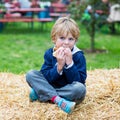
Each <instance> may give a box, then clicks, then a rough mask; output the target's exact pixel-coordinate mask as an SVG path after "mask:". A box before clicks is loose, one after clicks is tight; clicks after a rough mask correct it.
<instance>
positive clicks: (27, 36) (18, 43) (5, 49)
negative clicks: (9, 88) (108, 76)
mask: <svg viewBox="0 0 120 120" xmlns="http://www.w3.org/2000/svg"><path fill="white" fill-rule="evenodd" d="M51 26H52V24H47V26H44V27H45V30H41V29H40V25H39V24H37V23H36V24H35V25H34V29H33V30H31V29H30V28H29V27H28V25H27V23H19V24H15V23H14V24H8V25H7V26H6V27H5V29H4V30H3V31H2V32H1V33H0V71H1V72H12V73H17V74H20V73H26V72H27V71H28V70H30V69H37V70H39V69H40V67H41V65H42V63H43V55H44V52H45V50H46V49H48V48H50V47H52V46H53V43H52V42H51V38H50V30H51ZM80 28H81V36H80V39H79V41H78V42H77V45H78V46H79V48H80V49H89V48H90V38H89V35H88V34H87V33H86V31H85V29H84V27H83V26H80ZM104 32H105V30H104V29H103V31H101V32H100V31H99V32H96V41H95V47H96V48H99V49H106V50H107V52H106V53H96V54H95V53H93V54H88V53H86V52H85V57H86V60H87V69H88V70H91V69H92V70H93V69H99V68H101V69H112V68H120V40H119V38H120V35H119V34H120V32H119V33H118V34H116V35H111V34H109V33H108V32H107V33H104Z"/></svg>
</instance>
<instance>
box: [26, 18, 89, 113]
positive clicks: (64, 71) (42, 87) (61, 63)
mask: <svg viewBox="0 0 120 120" xmlns="http://www.w3.org/2000/svg"><path fill="white" fill-rule="evenodd" d="M79 32H80V31H79V27H78V26H77V24H76V22H75V21H74V20H73V19H70V18H68V17H61V18H59V19H58V20H57V21H56V23H55V24H54V26H53V28H52V31H51V38H52V41H53V43H54V47H53V48H50V49H48V50H47V51H46V52H45V55H44V63H43V65H42V68H41V70H40V71H36V70H31V71H29V72H28V73H27V75H26V80H27V82H28V84H29V85H30V87H31V88H32V89H31V92H30V96H29V97H30V100H31V101H36V100H39V101H42V102H46V101H52V102H53V103H55V104H57V105H58V107H59V108H61V109H62V110H63V111H64V112H66V113H71V112H72V110H73V109H74V107H75V105H76V103H77V104H78V103H80V102H81V101H82V100H83V99H84V98H85V95H86V87H85V80H86V76H87V75H86V60H85V57H84V55H83V52H82V51H81V50H80V49H79V48H77V47H76V45H75V44H76V42H77V40H78V37H79Z"/></svg>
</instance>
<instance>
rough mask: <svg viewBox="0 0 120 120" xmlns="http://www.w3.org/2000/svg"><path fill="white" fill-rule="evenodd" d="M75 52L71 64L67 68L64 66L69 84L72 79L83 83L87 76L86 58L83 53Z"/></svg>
mask: <svg viewBox="0 0 120 120" xmlns="http://www.w3.org/2000/svg"><path fill="white" fill-rule="evenodd" d="M76 54H77V55H75V57H74V56H73V61H74V64H73V66H72V67H70V68H68V69H65V68H64V73H65V75H66V78H67V82H68V83H69V84H71V83H72V82H73V81H78V82H81V83H83V84H84V83H85V80H86V77H87V73H86V59H85V57H84V55H83V54H79V52H78V53H76Z"/></svg>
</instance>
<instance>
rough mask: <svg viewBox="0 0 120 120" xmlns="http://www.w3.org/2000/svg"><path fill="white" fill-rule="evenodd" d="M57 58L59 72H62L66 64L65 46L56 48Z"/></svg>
mask: <svg viewBox="0 0 120 120" xmlns="http://www.w3.org/2000/svg"><path fill="white" fill-rule="evenodd" d="M56 59H57V62H58V66H57V69H58V72H61V71H62V69H63V67H64V65H65V53H64V48H63V47H60V48H59V49H58V50H56Z"/></svg>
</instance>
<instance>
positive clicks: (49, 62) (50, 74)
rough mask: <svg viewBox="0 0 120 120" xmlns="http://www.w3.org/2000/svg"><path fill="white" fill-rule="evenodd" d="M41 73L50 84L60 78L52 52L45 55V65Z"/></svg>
mask: <svg viewBox="0 0 120 120" xmlns="http://www.w3.org/2000/svg"><path fill="white" fill-rule="evenodd" d="M41 72H42V74H43V75H44V77H45V78H46V79H47V80H48V82H49V83H52V82H54V81H55V80H57V79H58V78H59V77H60V74H59V73H58V72H57V64H54V63H53V55H52V52H50V50H48V51H46V53H45V55H44V64H43V65H42V67H41Z"/></svg>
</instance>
